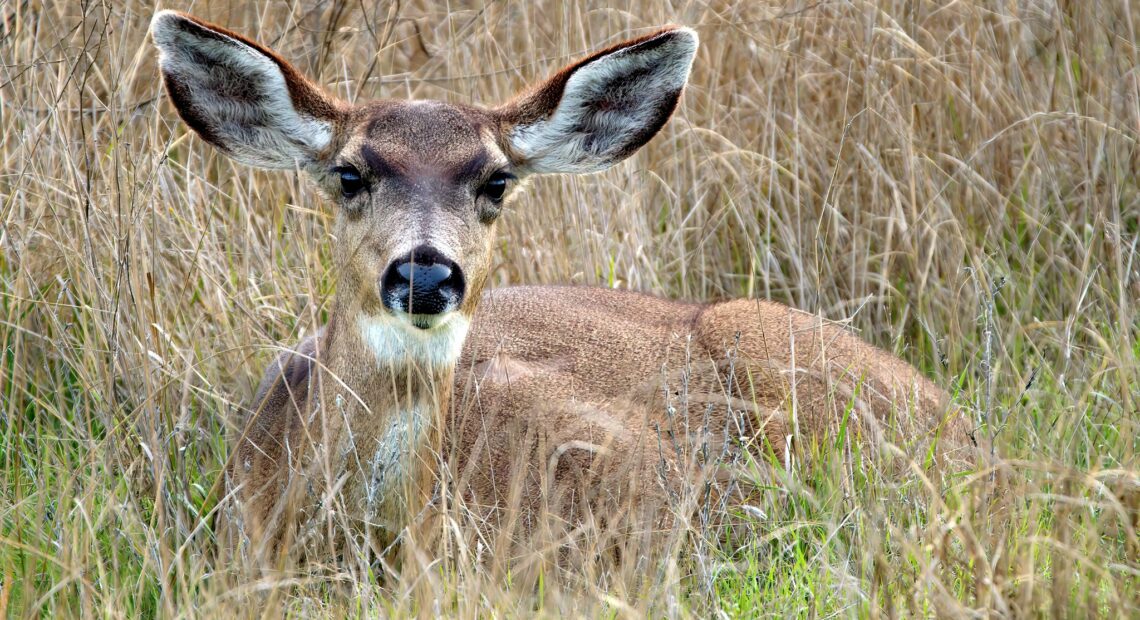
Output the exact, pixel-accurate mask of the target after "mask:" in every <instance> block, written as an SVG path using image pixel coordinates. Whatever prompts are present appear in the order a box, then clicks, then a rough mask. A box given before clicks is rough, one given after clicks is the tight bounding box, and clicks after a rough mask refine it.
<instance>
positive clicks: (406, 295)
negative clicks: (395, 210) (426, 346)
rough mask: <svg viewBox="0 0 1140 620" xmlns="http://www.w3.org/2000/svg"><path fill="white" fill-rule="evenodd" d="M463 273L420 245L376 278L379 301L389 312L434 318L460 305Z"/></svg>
mask: <svg viewBox="0 0 1140 620" xmlns="http://www.w3.org/2000/svg"><path fill="white" fill-rule="evenodd" d="M463 291H464V282H463V271H462V270H461V269H460V268H459V265H457V264H455V261H453V260H451V259H449V258H447V257H446V256H444V255H443V254H441V253H440V252H439V250H436V249H435V248H433V247H431V246H428V245H421V246H419V247H417V248H416V249H414V250H412V251H411V252H409V253H408V254H407V256H404V257H402V258H399V259H397V260H395V261H392V264H390V265H388V268H387V269H385V270H384V275H383V276H382V277H381V278H380V299H381V300H382V301H383V302H384V306H385V307H387V308H388V309H389V310H396V311H399V312H406V313H408V314H415V315H438V314H443V313H444V312H450V311H452V310H455V309H457V308H459V304H460V303H462V302H463Z"/></svg>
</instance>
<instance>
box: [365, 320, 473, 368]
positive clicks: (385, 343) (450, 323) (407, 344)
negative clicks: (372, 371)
mask: <svg viewBox="0 0 1140 620" xmlns="http://www.w3.org/2000/svg"><path fill="white" fill-rule="evenodd" d="M470 326H471V320H470V319H468V318H467V317H466V316H464V315H463V314H462V313H460V312H457V311H452V312H447V313H444V314H439V315H422V314H419V315H416V314H407V313H405V312H399V311H389V312H385V313H383V314H380V315H361V316H360V317H359V318H358V319H357V327H358V328H359V330H360V337H361V340H362V341H363V342H364V344H365V347H366V348H368V349H369V350H370V351H372V353H373V355H375V356H376V363H377V364H379V365H380V366H392V365H405V364H412V365H416V366H419V367H421V368H424V369H431V370H444V369H446V368H448V367H450V366H454V365H455V364H456V362H458V360H459V354H460V352H461V351H462V350H463V340H464V339H465V338H467V330H468V329H469V328H470Z"/></svg>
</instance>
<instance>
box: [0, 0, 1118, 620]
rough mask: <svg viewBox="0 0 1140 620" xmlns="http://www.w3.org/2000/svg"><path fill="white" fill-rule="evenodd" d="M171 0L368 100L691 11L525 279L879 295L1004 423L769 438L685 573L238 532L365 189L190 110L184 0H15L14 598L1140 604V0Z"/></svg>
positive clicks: (36, 601) (420, 604) (4, 369)
mask: <svg viewBox="0 0 1140 620" xmlns="http://www.w3.org/2000/svg"><path fill="white" fill-rule="evenodd" d="M170 8H184V9H187V10H189V11H191V12H193V13H195V14H196V15H199V16H201V17H203V18H206V19H209V20H211V21H214V22H216V23H219V24H224V25H226V26H227V27H230V28H232V29H235V30H237V31H240V32H243V33H246V34H249V35H251V36H253V37H255V38H256V39H258V40H260V41H262V42H264V43H266V44H269V45H271V46H273V47H275V48H276V49H277V50H279V51H280V52H281V53H282V55H283V56H284V57H286V58H288V59H290V60H291V61H293V62H294V63H296V64H297V65H298V66H299V67H300V68H301V69H302V70H304V71H305V72H307V74H308V75H310V76H312V77H313V78H314V80H315V81H316V82H318V83H320V84H322V85H324V86H325V87H326V88H327V89H328V90H329V91H330V92H332V93H335V94H336V95H338V96H340V97H342V98H345V99H347V100H355V99H358V98H359V99H369V98H377V97H393V98H405V97H417V98H433V99H443V100H448V101H464V102H473V103H478V104H486V105H491V104H495V103H497V102H501V101H504V100H506V99H508V98H509V97H510V96H511V95H512V94H513V93H514V92H515V91H516V90H517V89H519V88H521V87H523V86H524V85H526V84H527V83H529V82H530V81H531V80H534V79H538V78H540V77H542V76H544V75H546V74H547V73H549V72H550V71H553V70H554V69H556V68H558V67H559V66H561V65H562V64H564V63H566V62H568V61H570V60H571V59H573V58H575V57H576V56H578V55H580V54H582V53H584V52H586V51H588V50H591V49H595V48H599V47H602V46H605V45H608V44H610V43H613V42H616V41H619V40H622V39H624V38H627V37H629V36H635V35H637V34H640V33H644V32H647V31H648V30H649V29H651V28H652V27H654V26H657V25H660V24H664V23H670V22H672V23H679V24H685V25H690V26H692V27H694V28H696V29H697V31H698V32H699V33H700V36H701V49H700V51H699V53H698V56H697V60H696V64H695V66H694V70H693V74H692V78H691V81H690V85H689V87H688V89H687V91H686V92H685V95H684V97H683V99H682V102H681V104H680V107H679V109H678V112H677V115H676V116H675V117H674V119H673V120H672V121H671V122H670V123H669V124H668V125H667V126H666V127H665V129H664V130H663V131H662V133H661V134H660V135H659V136H658V137H657V138H656V139H655V140H654V141H653V142H651V143H650V144H649V146H648V147H646V148H645V149H643V150H642V151H641V152H640V153H638V154H637V155H636V156H634V157H633V158H632V159H631V160H629V161H628V162H626V163H624V164H622V165H619V166H617V167H616V168H614V169H612V170H609V171H607V172H605V173H602V174H600V175H595V176H590V177H574V178H570V177H565V178H561V177H554V178H543V179H540V180H538V181H536V182H535V183H534V185H533V186H532V187H531V188H530V189H529V191H528V192H527V193H526V196H525V197H524V198H523V199H522V200H520V201H519V202H517V203H515V205H514V206H513V208H511V209H510V210H509V211H508V212H507V213H505V214H504V216H503V222H502V225H501V227H500V240H499V243H498V245H497V248H496V257H495V258H496V268H495V271H494V273H493V276H492V285H493V286H506V285H511V284H522V283H576V284H589V285H598V286H608V287H619V288H631V289H637V290H643V291H649V292H653V293H657V294H661V295H666V296H670V297H678V298H687V299H693V300H716V299H723V298H731V297H745V296H752V297H761V298H769V299H773V300H777V301H780V302H783V303H786V304H789V305H792V306H795V307H797V308H800V309H803V310H806V311H809V312H814V313H818V314H820V315H822V316H824V317H827V318H829V319H833V320H837V321H843V322H846V323H847V324H848V325H849V326H850V328H851V329H852V330H856V331H857V332H858V333H859V334H861V336H862V337H863V338H864V339H866V340H868V341H870V342H873V343H875V344H877V345H879V346H881V347H883V348H885V349H887V350H889V351H892V352H894V353H895V354H897V355H899V356H901V357H902V358H904V359H906V360H907V361H909V362H911V363H912V364H914V365H916V366H917V367H919V368H921V369H922V370H923V372H925V373H926V374H927V375H928V376H930V377H932V378H933V379H934V380H935V381H936V382H937V383H938V384H940V385H942V386H944V387H946V388H947V389H948V390H949V391H950V392H951V393H952V394H953V395H954V401H955V403H956V405H957V406H959V407H962V408H964V409H965V410H967V411H968V412H969V415H971V416H972V417H973V418H974V419H976V420H977V422H978V431H977V432H978V433H979V436H980V437H983V438H985V439H987V440H989V439H992V443H993V446H994V447H993V451H992V452H993V454H992V455H989V457H988V458H987V459H986V461H985V462H984V463H983V464H981V465H980V466H979V467H978V468H977V469H976V470H975V471H968V472H957V473H953V474H947V475H946V476H934V477H930V476H928V475H927V474H926V473H925V472H927V471H928V470H927V469H925V468H923V467H922V466H919V465H916V466H914V467H907V468H903V472H902V473H884V471H881V470H879V469H876V468H872V467H864V466H863V463H864V461H863V460H862V459H861V458H860V457H859V455H856V456H855V457H852V455H851V454H845V453H842V452H841V451H838V450H828V449H827V447H826V446H823V447H821V450H820V452H819V454H816V455H815V457H814V458H811V459H807V460H805V462H803V463H798V462H797V463H792V464H791V466H789V467H787V468H784V467H781V466H773V467H772V468H771V469H772V471H770V472H768V473H767V474H765V475H767V476H769V477H770V479H771V484H770V485H769V487H768V491H767V492H766V493H764V494H762V495H761V496H760V498H759V500H758V502H757V503H756V505H754V506H751V507H750V508H749V509H748V510H747V511H746V513H745V514H743V515H741V517H742V518H747V519H750V520H751V521H750V524H749V527H748V528H747V531H748V532H749V536H748V538H747V539H746V540H743V541H741V542H740V543H739V544H738V545H737V548H736V549H733V550H726V549H720V548H717V547H716V546H714V545H707V544H704V543H703V542H701V541H702V534H703V533H702V532H701V531H699V528H696V529H695V530H694V531H693V532H689V533H688V534H689V537H688V539H687V540H689V542H688V543H684V544H682V543H681V542H678V543H677V544H676V545H675V547H676V549H674V551H675V552H674V553H672V554H671V555H670V556H669V557H667V558H665V559H663V560H661V564H660V565H659V566H657V567H655V568H653V569H652V574H654V575H657V576H658V578H657V579H648V580H647V579H636V578H632V577H630V576H629V575H611V576H608V577H605V578H604V579H603V578H601V577H599V578H598V579H593V580H591V579H560V578H559V575H558V574H557V571H552V572H551V574H550V575H548V576H547V577H545V578H544V579H542V580H540V581H539V582H538V584H537V586H536V585H534V584H532V583H522V584H516V583H513V582H511V581H510V580H509V579H504V578H503V576H502V575H489V574H486V573H485V572H484V571H483V570H482V568H481V565H480V564H479V563H478V562H477V561H471V560H470V559H469V558H468V557H467V556H466V555H460V556H456V557H445V558H444V559H443V560H442V561H441V562H440V563H438V564H436V565H433V566H432V571H429V573H430V575H431V578H429V579H427V580H426V581H424V582H421V583H417V584H409V583H404V582H401V581H399V580H390V579H389V580H385V579H383V578H381V577H378V576H375V575H373V576H371V578H367V577H368V576H365V577H364V578H362V576H361V575H359V574H352V575H345V574H342V573H337V572H336V571H335V570H331V571H328V572H321V573H316V572H314V573H312V574H308V575H306V574H301V575H295V576H293V577H291V578H288V579H281V580H271V579H259V580H246V579H243V578H241V577H240V576H239V575H240V573H237V572H235V571H231V570H230V567H228V566H221V565H218V562H216V554H215V552H214V548H215V545H214V540H213V527H214V513H215V511H216V509H217V508H218V505H219V501H225V500H224V499H220V498H219V493H218V488H217V484H216V483H217V481H218V478H219V475H220V472H221V470H222V467H223V463H224V462H225V460H226V457H227V444H226V436H227V432H228V430H227V429H228V426H227V420H228V419H229V417H230V416H231V415H232V413H233V412H234V411H235V410H236V409H237V408H238V407H239V406H240V405H241V403H245V402H248V401H249V399H250V398H251V397H252V393H253V389H254V387H255V385H256V381H257V379H258V377H259V373H260V371H261V368H263V367H264V366H265V364H267V363H268V362H269V361H270V360H271V359H272V358H273V356H274V355H275V353H276V352H277V351H279V350H280V348H281V347H282V346H290V345H292V344H293V343H294V342H296V341H297V340H298V339H299V338H301V337H303V336H304V335H306V334H310V333H312V332H313V331H314V330H315V329H316V328H317V327H318V326H319V325H320V324H321V323H322V322H323V320H324V316H325V313H326V312H327V309H328V306H327V302H328V300H329V298H330V295H331V293H332V292H333V291H334V290H335V289H336V283H337V273H336V272H335V270H333V269H332V264H331V261H330V239H329V232H328V231H329V229H330V227H331V223H332V219H333V217H334V213H333V212H332V209H331V208H330V206H329V205H327V204H325V203H324V202H323V201H322V199H321V198H320V197H319V196H318V194H317V192H316V191H315V190H314V189H313V188H312V187H311V186H310V185H308V184H307V183H306V181H305V179H303V178H302V177H301V176H300V175H298V174H293V173H286V174H281V173H277V174H273V173H267V172H260V171H251V170H249V169H247V168H244V167H242V166H240V165H237V164H234V163H231V162H230V161H229V160H227V159H226V158H225V157H223V156H222V155H221V154H219V153H218V152H217V151H216V150H215V149H213V148H212V147H210V146H209V145H207V144H206V143H204V142H203V141H202V140H200V139H199V138H198V137H197V136H194V135H192V133H191V132H190V131H189V130H188V129H187V128H186V127H185V126H184V125H182V124H181V122H180V121H179V120H178V118H177V116H176V115H175V113H174V111H173V109H172V107H171V105H170V103H169V102H168V101H167V99H166V95H165V93H164V92H163V91H162V88H161V83H160V80H159V78H158V73H157V69H156V66H155V58H156V52H155V50H154V48H153V46H152V45H151V43H150V41H149V40H148V38H147V34H146V33H147V27H148V23H149V20H150V17H151V15H152V14H153V12H154V10H155V9H154V7H153V6H152V3H150V2H138V1H136V0H116V1H112V2H96V1H92V0H84V1H82V2H63V1H55V2H53V1H39V0H10V1H9V2H6V3H3V4H0V18H2V23H0V56H2V59H3V62H2V63H0V131H2V133H0V286H2V288H0V343H2V347H3V348H2V355H0V617H72V616H84V617H87V616H100V617H115V618H117V617H124V618H134V617H153V616H163V617H168V616H169V617H213V616H217V615H218V614H221V613H222V612H223V611H229V612H233V611H238V612H241V613H242V614H244V615H249V616H256V615H260V614H264V615H267V616H270V617H272V616H274V615H276V614H278V613H279V612H281V611H284V612H287V613H289V614H292V615H296V616H309V615H320V614H326V615H328V616H330V617H342V616H345V615H350V616H360V617H375V616H377V615H384V616H387V615H393V616H407V615H415V614H437V615H439V614H442V615H448V616H462V617H469V616H475V615H480V616H514V615H520V616H533V615H541V616H549V617H556V616H564V615H574V616H577V615H582V616H602V617H637V616H641V615H647V614H648V615H652V616H654V617H657V616H671V617H672V616H697V617H716V616H720V617H725V616H728V617H736V616H772V617H788V616H804V617H822V616H834V615H839V616H860V617H862V616H870V617H880V616H887V617H895V616H899V615H902V616H939V617H953V616H974V615H996V616H1006V617H1026V616H1061V617H1094V616H1109V617H1125V616H1136V615H1140V460H1138V458H1137V453H1138V452H1140V387H1137V386H1140V311H1138V308H1137V300H1140V182H1138V171H1140V144H1138V140H1140V36H1138V35H1140V30H1138V29H1140V3H1135V2H1129V1H1128V0H1112V1H1108V0H1104V1H1090V2H1056V3H1055V2H1054V0H1018V1H1016V2H1015V1H1006V0H1000V1H999V0H962V1H959V2H949V3H946V2H934V1H926V0H914V1H911V0H878V1H873V0H851V1H844V2H838V1H824V2H814V1H802V2H801V1H790V2H765V1H755V2H753V1H749V2H743V1H728V0H706V1H693V0H677V1H672V2H665V1H662V2H636V1H633V0H624V1H616V0H610V1H609V2H603V1H596V2H595V1H589V2H574V3H563V2H555V1H553V0H538V1H534V2H529V1H519V0H502V1H487V2H482V1H467V0H455V1H452V2H447V3H442V2H430V1H426V0H404V1H391V2H381V3H371V2H338V1H335V0H334V1H331V2H330V1H327V0H292V1H290V2H280V3H277V2H269V1H267V0H237V1H235V2H232V3H229V2H199V3H193V4H186V5H185V6H181V5H179V6H174V7H170ZM833 452H834V453H835V454H832V453H833ZM695 527H696V526H695ZM677 540H678V541H684V540H686V539H685V538H679V539H677ZM694 541H695V542H694ZM344 592H348V593H349V596H347V597H345V596H342V595H341V594H343V593H344ZM425 592H426V593H427V594H425ZM413 594H414V596H413ZM251 600H252V601H254V603H250V601H251Z"/></svg>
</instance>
